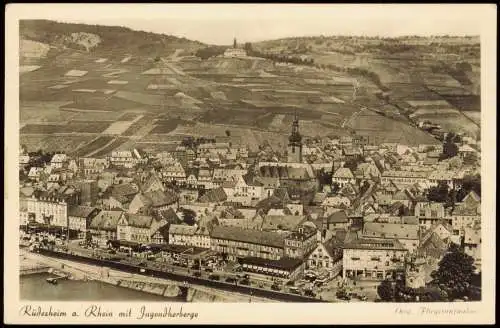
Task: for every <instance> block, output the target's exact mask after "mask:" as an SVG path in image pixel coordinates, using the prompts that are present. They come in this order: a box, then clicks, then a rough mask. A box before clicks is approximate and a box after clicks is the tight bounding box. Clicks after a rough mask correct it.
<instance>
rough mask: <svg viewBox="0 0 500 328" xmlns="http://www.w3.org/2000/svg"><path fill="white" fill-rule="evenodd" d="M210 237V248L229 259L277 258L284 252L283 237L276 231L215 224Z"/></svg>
mask: <svg viewBox="0 0 500 328" xmlns="http://www.w3.org/2000/svg"><path fill="white" fill-rule="evenodd" d="M210 237H211V245H210V249H211V250H212V251H214V252H217V253H219V254H224V255H226V256H227V257H228V259H230V260H236V259H237V258H242V257H258V258H263V259H268V260H278V259H280V258H281V257H283V253H284V246H285V237H284V236H283V235H282V234H279V233H276V232H269V231H256V230H250V229H241V228H236V227H226V226H216V227H214V228H213V230H212V233H211V236H210Z"/></svg>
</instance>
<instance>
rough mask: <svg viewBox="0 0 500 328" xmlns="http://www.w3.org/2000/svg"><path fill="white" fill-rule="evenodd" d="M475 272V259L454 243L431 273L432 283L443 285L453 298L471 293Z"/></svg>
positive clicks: (451, 298) (450, 297)
mask: <svg viewBox="0 0 500 328" xmlns="http://www.w3.org/2000/svg"><path fill="white" fill-rule="evenodd" d="M473 273H474V259H473V258H472V257H471V256H469V255H467V254H465V253H464V252H463V251H462V250H461V249H460V248H459V247H458V246H457V245H455V244H454V243H452V244H451V245H450V248H449V250H448V253H446V254H445V255H444V256H443V258H442V259H441V261H440V262H439V265H438V269H437V270H436V271H434V272H433V273H432V274H431V277H432V279H433V280H432V283H433V284H435V285H438V286H441V287H442V289H444V290H445V291H446V292H447V294H448V298H449V299H450V300H453V299H456V298H461V297H464V296H468V295H469V293H470V288H471V281H472V277H473Z"/></svg>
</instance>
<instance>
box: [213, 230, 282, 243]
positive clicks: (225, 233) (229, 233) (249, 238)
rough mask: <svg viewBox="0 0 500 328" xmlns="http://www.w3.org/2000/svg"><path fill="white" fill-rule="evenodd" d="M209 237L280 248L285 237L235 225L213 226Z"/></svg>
mask: <svg viewBox="0 0 500 328" xmlns="http://www.w3.org/2000/svg"><path fill="white" fill-rule="evenodd" d="M211 237H212V238H215V239H224V240H233V241H239V242H246V243H250V244H255V245H265V246H272V247H279V248H282V247H284V245H285V239H284V237H283V236H282V235H281V234H279V233H275V232H268V231H257V230H250V229H241V228H236V227H224V226H217V227H214V229H213V230H212V235H211Z"/></svg>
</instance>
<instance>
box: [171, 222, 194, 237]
mask: <svg viewBox="0 0 500 328" xmlns="http://www.w3.org/2000/svg"><path fill="white" fill-rule="evenodd" d="M196 230H197V228H196V227H195V226H190V225H186V224H171V225H170V229H169V231H168V232H169V233H170V234H176V235H188V236H192V235H194V233H195V232H196Z"/></svg>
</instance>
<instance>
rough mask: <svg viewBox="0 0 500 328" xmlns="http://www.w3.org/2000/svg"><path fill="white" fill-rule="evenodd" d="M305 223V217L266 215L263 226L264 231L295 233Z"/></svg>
mask: <svg viewBox="0 0 500 328" xmlns="http://www.w3.org/2000/svg"><path fill="white" fill-rule="evenodd" d="M303 221H305V217H304V216H303V215H266V216H265V217H264V222H263V224H262V230H267V231H270V230H287V231H293V230H295V228H296V227H297V226H298V225H299V224H300V223H302V222H303Z"/></svg>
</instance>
